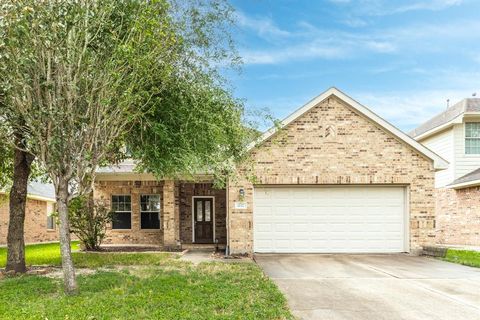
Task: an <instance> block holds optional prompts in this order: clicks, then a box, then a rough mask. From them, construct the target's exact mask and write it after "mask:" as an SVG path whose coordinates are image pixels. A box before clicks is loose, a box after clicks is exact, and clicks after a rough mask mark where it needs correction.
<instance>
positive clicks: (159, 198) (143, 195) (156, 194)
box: [138, 193, 162, 231]
mask: <svg viewBox="0 0 480 320" xmlns="http://www.w3.org/2000/svg"><path fill="white" fill-rule="evenodd" d="M145 196H147V197H149V196H156V197H158V205H159V208H158V211H144V210H142V197H145ZM138 202H139V209H140V210H139V211H140V230H146V231H152V230H162V217H161V215H160V213H161V212H162V197H161V196H160V194H158V193H145V194H140V195H139V197H138ZM142 213H157V214H158V228H143V227H142Z"/></svg>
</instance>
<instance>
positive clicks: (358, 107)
mask: <svg viewBox="0 0 480 320" xmlns="http://www.w3.org/2000/svg"><path fill="white" fill-rule="evenodd" d="M330 96H335V97H337V98H338V99H340V100H342V101H344V102H346V103H347V104H348V105H350V106H351V107H352V108H353V109H354V110H355V111H357V112H358V113H360V114H361V115H363V116H365V117H367V118H368V119H370V120H371V121H373V122H374V123H376V124H377V125H379V126H380V127H382V128H383V129H384V130H386V131H388V132H390V133H391V134H393V135H394V136H395V137H397V138H398V139H399V140H401V141H403V142H404V143H406V144H407V145H409V146H410V147H412V148H413V149H415V150H416V151H418V152H419V153H421V154H423V155H424V156H425V157H427V158H429V159H431V160H433V165H434V168H435V169H437V170H442V169H446V168H447V167H448V162H447V161H446V160H445V159H443V158H442V157H440V156H439V155H437V154H436V153H434V152H433V151H431V150H430V149H428V148H427V147H425V146H424V145H422V144H421V143H419V142H417V141H415V140H414V139H413V138H411V137H410V136H408V135H407V134H406V133H404V132H403V131H401V130H400V129H398V128H396V127H395V126H393V125H392V124H390V123H389V122H387V121H386V120H384V119H382V118H381V117H379V116H378V115H376V114H375V113H374V112H372V111H371V110H370V109H368V108H367V107H365V106H364V105H362V104H360V103H359V102H357V101H355V100H354V99H352V98H351V97H349V96H347V95H346V94H345V93H343V92H342V91H340V90H338V89H337V88H335V87H332V88H330V89H328V90H327V91H325V92H323V93H322V94H320V95H319V96H317V97H316V98H314V99H312V100H310V101H309V102H307V103H306V104H305V105H304V106H302V107H301V108H300V109H298V110H297V111H295V112H294V113H292V114H291V115H289V116H288V117H287V118H285V119H284V120H283V121H282V122H281V124H280V127H282V128H283V127H285V126H288V125H289V124H290V123H292V122H294V121H295V120H296V119H298V118H299V117H300V116H302V115H303V114H305V113H306V112H308V111H310V110H311V109H312V108H314V107H315V106H316V105H318V104H319V103H320V102H322V101H323V100H325V99H327V98H329V97H330ZM277 131H278V129H277V127H272V128H270V129H269V130H267V131H266V132H265V133H264V134H263V135H262V136H261V137H260V138H259V139H258V140H257V141H256V142H253V143H251V144H250V145H249V146H248V149H249V150H250V149H252V148H254V147H256V146H258V145H259V144H261V143H263V142H264V141H265V140H267V139H269V138H270V137H272V136H273V135H274V134H275V133H276V132H277Z"/></svg>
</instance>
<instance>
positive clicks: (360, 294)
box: [255, 254, 480, 320]
mask: <svg viewBox="0 0 480 320" xmlns="http://www.w3.org/2000/svg"><path fill="white" fill-rule="evenodd" d="M255 260H256V261H257V263H258V264H259V265H260V266H261V267H262V268H263V270H264V271H265V273H266V274H267V275H268V276H270V278H272V279H273V281H274V282H275V283H276V284H277V285H278V287H279V288H280V290H282V291H283V292H284V293H285V295H286V297H287V299H288V303H289V305H290V308H291V309H292V311H293V314H294V315H295V316H296V317H298V318H299V319H322V320H329V319H332V320H333V319H335V320H337V319H338V320H340V319H368V320H370V319H375V320H378V319H388V320H394V319H414V320H423V319H436V320H440V319H445V320H447V319H448V320H451V319H455V320H460V319H462V320H469V319H472V320H479V319H480V269H476V268H470V267H465V266H461V265H457V264H453V263H449V262H443V261H439V260H435V259H431V258H426V257H415V256H410V255H406V254H395V255H341V254H337V255H320V254H282V255H277V254H261V255H256V256H255Z"/></svg>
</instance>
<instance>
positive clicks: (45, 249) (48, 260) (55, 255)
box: [0, 241, 78, 268]
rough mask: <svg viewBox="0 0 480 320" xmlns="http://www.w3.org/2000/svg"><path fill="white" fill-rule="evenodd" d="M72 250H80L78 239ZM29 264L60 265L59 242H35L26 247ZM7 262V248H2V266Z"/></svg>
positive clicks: (0, 265) (0, 262)
mask: <svg viewBox="0 0 480 320" xmlns="http://www.w3.org/2000/svg"><path fill="white" fill-rule="evenodd" d="M72 250H78V241H73V242H72ZM25 262H26V263H27V265H60V264H61V263H62V261H61V258H60V246H59V244H58V242H57V243H44V244H34V245H28V246H26V247H25ZM6 263H7V248H0V268H4V267H5V264H6Z"/></svg>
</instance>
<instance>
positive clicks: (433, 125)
mask: <svg viewBox="0 0 480 320" xmlns="http://www.w3.org/2000/svg"><path fill="white" fill-rule="evenodd" d="M410 135H411V136H412V137H413V138H414V139H415V140H417V141H419V142H421V143H423V144H424V145H425V146H426V147H428V148H429V149H430V150H432V151H433V152H435V153H437V154H438V155H439V156H441V157H443V158H444V159H445V160H447V161H448V162H449V163H450V164H449V168H448V169H447V170H442V171H438V172H437V173H436V175H435V187H436V188H443V187H454V186H455V185H456V184H457V183H456V181H457V180H458V181H462V182H463V181H465V180H469V181H470V180H471V182H472V183H478V184H480V181H477V180H476V179H475V181H473V180H472V179H468V176H469V175H471V174H472V177H473V176H474V177H476V174H474V172H475V171H476V170H477V169H479V168H480V99H478V98H471V99H464V100H462V101H461V102H459V103H457V104H455V105H454V106H452V107H450V108H448V109H447V110H446V111H444V112H442V113H440V114H439V115H437V116H435V117H434V118H432V119H430V120H429V121H427V122H426V123H424V124H422V125H421V126H420V127H418V128H417V129H415V130H414V131H412V132H411V133H410ZM468 186H471V184H469V185H468Z"/></svg>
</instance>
